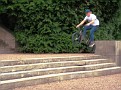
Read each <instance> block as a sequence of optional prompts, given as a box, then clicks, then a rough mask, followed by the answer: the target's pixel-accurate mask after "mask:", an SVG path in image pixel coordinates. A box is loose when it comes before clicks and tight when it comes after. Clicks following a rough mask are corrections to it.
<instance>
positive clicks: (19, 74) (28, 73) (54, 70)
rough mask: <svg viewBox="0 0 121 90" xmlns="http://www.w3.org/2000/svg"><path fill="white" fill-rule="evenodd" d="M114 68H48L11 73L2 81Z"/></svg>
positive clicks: (4, 75)
mask: <svg viewBox="0 0 121 90" xmlns="http://www.w3.org/2000/svg"><path fill="white" fill-rule="evenodd" d="M114 66H116V65H115V63H103V64H94V65H84V66H69V67H58V68H47V69H37V70H29V71H19V72H9V73H2V74H1V81H3V80H10V79H18V78H25V77H34V76H40V75H48V74H58V73H66V72H74V71H75V72H76V71H87V70H95V69H101V68H109V67H114Z"/></svg>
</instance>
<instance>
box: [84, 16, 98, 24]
mask: <svg viewBox="0 0 121 90" xmlns="http://www.w3.org/2000/svg"><path fill="white" fill-rule="evenodd" d="M84 20H87V21H88V22H91V21H92V20H95V22H94V23H93V24H92V25H93V26H96V25H99V20H98V19H97V17H96V16H95V15H94V14H90V16H89V17H88V16H86V17H85V18H84Z"/></svg>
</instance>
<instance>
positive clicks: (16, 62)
mask: <svg viewBox="0 0 121 90" xmlns="http://www.w3.org/2000/svg"><path fill="white" fill-rule="evenodd" d="M99 58H101V56H91V57H70V58H48V59H46V58H45V59H28V60H14V61H12V60H7V61H5V60H3V61H0V63H1V64H0V66H13V65H24V64H34V63H48V62H59V61H80V60H87V59H99Z"/></svg>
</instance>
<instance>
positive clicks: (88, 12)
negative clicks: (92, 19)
mask: <svg viewBox="0 0 121 90" xmlns="http://www.w3.org/2000/svg"><path fill="white" fill-rule="evenodd" d="M85 13H86V16H87V17H89V16H90V14H91V13H92V12H91V10H89V9H86V10H85Z"/></svg>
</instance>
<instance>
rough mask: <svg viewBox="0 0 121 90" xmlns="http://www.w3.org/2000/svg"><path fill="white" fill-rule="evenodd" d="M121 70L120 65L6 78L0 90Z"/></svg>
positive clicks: (108, 73)
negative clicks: (11, 78)
mask: <svg viewBox="0 0 121 90" xmlns="http://www.w3.org/2000/svg"><path fill="white" fill-rule="evenodd" d="M119 72H121V67H111V68H103V69H97V70H91V71H77V72H67V73H59V74H49V75H43V76H35V77H27V78H21V79H13V80H6V81H1V82H0V89H1V90H11V89H12V88H18V87H24V86H28V85H29V86H30V85H37V84H43V83H50V82H55V81H62V80H70V79H77V78H84V77H94V76H102V75H110V74H115V73H119Z"/></svg>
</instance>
